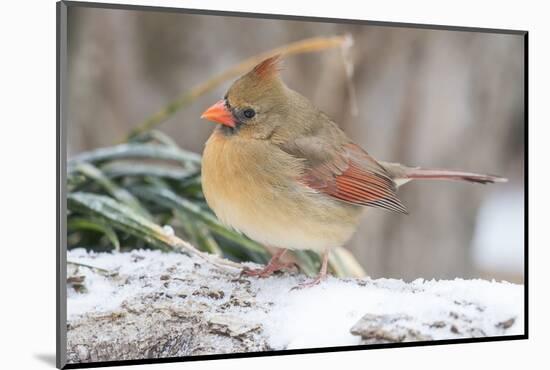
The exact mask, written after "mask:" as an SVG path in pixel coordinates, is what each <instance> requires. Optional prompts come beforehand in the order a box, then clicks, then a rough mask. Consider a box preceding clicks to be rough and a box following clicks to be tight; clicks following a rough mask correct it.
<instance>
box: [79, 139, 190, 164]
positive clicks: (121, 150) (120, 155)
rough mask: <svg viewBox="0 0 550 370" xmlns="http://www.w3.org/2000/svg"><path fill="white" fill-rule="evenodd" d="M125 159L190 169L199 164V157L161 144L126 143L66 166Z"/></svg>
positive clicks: (81, 157) (104, 149) (83, 154)
mask: <svg viewBox="0 0 550 370" xmlns="http://www.w3.org/2000/svg"><path fill="white" fill-rule="evenodd" d="M127 158H145V159H162V160H172V161H176V162H179V163H181V164H183V165H192V166H193V167H192V168H194V166H197V165H200V162H201V156H200V155H198V154H196V153H193V152H189V151H186V150H183V149H181V148H176V147H173V146H168V145H162V144H141V143H128V144H119V145H115V146H110V147H105V148H98V149H94V150H91V151H89V152H83V153H80V154H78V155H76V156H74V157H73V158H71V159H69V163H68V165H69V167H71V166H74V165H75V164H77V163H79V162H91V163H95V162H102V161H108V160H115V159H127Z"/></svg>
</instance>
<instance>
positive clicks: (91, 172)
mask: <svg viewBox="0 0 550 370" xmlns="http://www.w3.org/2000/svg"><path fill="white" fill-rule="evenodd" d="M75 170H76V171H78V172H80V173H82V174H83V175H85V176H86V177H88V178H89V179H91V180H93V181H95V182H96V183H97V184H99V185H100V186H101V187H102V188H103V189H105V191H107V192H108V193H109V194H111V195H112V196H113V197H114V198H115V199H117V200H119V201H120V202H122V203H124V204H126V205H127V206H129V207H131V208H132V209H134V210H135V211H136V212H139V213H140V214H141V215H142V216H144V217H146V218H148V219H152V216H151V214H149V212H148V211H147V210H146V209H145V208H144V207H143V206H142V205H141V203H140V202H139V200H137V199H136V198H135V197H134V196H133V195H132V193H130V192H129V191H128V190H126V189H124V188H121V187H119V186H118V185H117V184H115V183H114V182H113V181H111V180H110V179H109V178H107V177H106V176H105V175H104V174H103V172H101V171H100V170H99V169H98V168H97V167H95V166H94V165H92V164H90V163H86V162H81V163H78V164H76V166H75Z"/></svg>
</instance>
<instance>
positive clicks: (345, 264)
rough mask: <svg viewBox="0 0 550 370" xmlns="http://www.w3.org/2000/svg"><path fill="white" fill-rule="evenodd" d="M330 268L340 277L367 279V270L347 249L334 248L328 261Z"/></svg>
mask: <svg viewBox="0 0 550 370" xmlns="http://www.w3.org/2000/svg"><path fill="white" fill-rule="evenodd" d="M328 263H329V266H330V267H331V268H332V270H333V271H334V274H335V275H336V276H339V277H355V278H362V277H365V275H366V273H365V270H363V268H362V267H361V265H360V264H359V262H357V260H356V259H355V257H354V256H353V254H351V253H350V252H349V251H348V250H347V249H344V248H342V247H337V248H334V249H332V250H331V251H330V256H329V260H328Z"/></svg>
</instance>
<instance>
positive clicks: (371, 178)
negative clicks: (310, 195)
mask: <svg viewBox="0 0 550 370" xmlns="http://www.w3.org/2000/svg"><path fill="white" fill-rule="evenodd" d="M291 147H292V149H291V150H290V151H291V154H293V155H297V156H298V157H301V158H302V159H304V160H305V163H306V169H305V171H304V174H303V176H302V178H301V179H300V180H301V181H303V182H304V183H305V184H306V185H307V186H309V187H310V188H312V189H315V190H316V191H319V192H321V193H324V194H327V195H329V196H331V197H333V198H336V199H339V200H341V201H344V202H347V203H352V204H357V205H362V206H369V207H376V208H384V209H387V210H391V211H395V212H399V213H405V214H406V213H407V209H406V208H405V206H404V205H403V203H401V201H400V200H399V199H398V198H397V195H396V190H397V186H396V184H395V182H394V181H393V180H392V178H391V177H390V175H389V173H388V172H387V171H386V170H385V169H384V167H382V166H381V165H380V164H379V163H378V162H377V161H376V160H375V159H374V158H373V157H371V156H370V155H369V154H368V153H367V152H365V151H364V150H363V149H361V147H359V146H358V145H356V144H353V143H351V142H347V143H344V144H341V145H338V146H337V147H335V146H334V145H333V144H328V143H327V141H325V140H322V139H320V138H319V137H312V136H310V137H302V138H299V139H296V140H294V141H293V143H292V146H291Z"/></svg>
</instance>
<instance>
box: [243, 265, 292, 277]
mask: <svg viewBox="0 0 550 370" xmlns="http://www.w3.org/2000/svg"><path fill="white" fill-rule="evenodd" d="M295 266H296V265H295V264H294V263H268V264H267V265H266V266H265V267H264V268H260V269H251V268H248V267H245V268H243V270H242V272H241V274H243V275H246V276H257V277H262V278H265V277H269V276H271V275H273V274H274V273H275V272H277V271H281V270H285V269H289V268H292V267H295Z"/></svg>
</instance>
